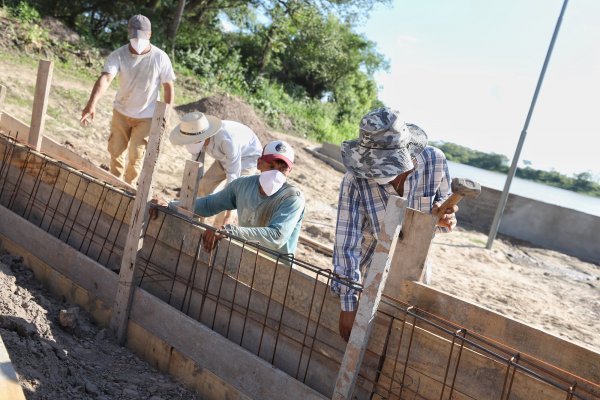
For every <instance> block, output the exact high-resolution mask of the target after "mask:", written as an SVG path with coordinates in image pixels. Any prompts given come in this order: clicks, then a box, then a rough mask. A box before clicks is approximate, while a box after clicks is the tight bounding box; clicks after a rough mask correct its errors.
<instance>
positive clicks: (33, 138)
mask: <svg viewBox="0 0 600 400" xmlns="http://www.w3.org/2000/svg"><path fill="white" fill-rule="evenodd" d="M53 70H54V63H53V62H52V61H47V60H40V63H39V65H38V72H37V80H36V82H35V96H34V98H33V111H32V113H31V124H30V130H29V140H28V143H29V144H30V145H31V147H33V148H34V149H36V150H37V151H40V148H41V147H42V137H43V136H44V125H45V124H46V110H47V109H48V96H49V95H50V84H51V83H52V71H53Z"/></svg>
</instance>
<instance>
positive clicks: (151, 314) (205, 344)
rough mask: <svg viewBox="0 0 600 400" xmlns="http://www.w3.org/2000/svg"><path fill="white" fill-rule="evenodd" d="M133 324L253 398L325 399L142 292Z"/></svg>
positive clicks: (135, 303) (137, 293) (135, 304)
mask: <svg viewBox="0 0 600 400" xmlns="http://www.w3.org/2000/svg"><path fill="white" fill-rule="evenodd" d="M131 323H136V324H138V325H140V326H141V327H142V328H144V329H146V330H148V331H150V332H153V333H154V334H155V335H156V336H157V337H159V338H161V339H162V340H165V341H167V342H168V343H170V344H171V345H172V346H173V347H174V348H175V349H177V350H178V351H180V352H182V353H183V354H185V355H186V356H187V357H189V358H190V359H191V360H194V361H195V362H196V363H198V365H199V366H200V367H201V368H207V369H208V370H210V371H212V373H214V374H215V375H217V376H219V377H220V378H221V379H223V380H224V381H226V382H228V383H229V384H231V385H232V386H234V387H236V388H238V390H239V391H240V392H242V393H244V394H246V395H247V396H249V397H251V398H256V399H279V398H282V397H285V398H287V399H290V400H293V399H298V400H308V399H324V397H323V396H322V395H320V394H319V393H317V392H315V391H314V390H312V389H310V388H309V387H308V386H306V385H304V384H302V383H301V382H299V381H297V380H295V379H293V378H291V377H290V376H289V375H287V374H285V373H284V372H282V371H280V370H278V369H276V368H274V367H273V366H271V365H270V364H268V363H267V362H266V361H264V360H262V359H260V358H258V357H256V356H255V355H253V354H251V353H249V352H248V351H246V350H244V349H243V348H241V347H239V346H237V345H235V344H233V343H231V342H230V341H229V340H227V339H226V338H224V337H222V336H221V335H219V334H217V333H215V332H213V331H212V330H210V329H208V328H206V327H205V326H204V325H202V324H200V323H199V322H197V321H195V320H193V319H191V318H189V317H187V316H186V315H184V314H182V313H180V312H177V311H175V310H173V308H172V307H170V306H169V305H167V304H165V303H164V302H162V301H160V300H158V299H156V298H155V297H154V296H152V295H150V294H148V293H147V292H145V291H143V290H136V291H135V295H134V300H133V303H132V308H131ZM174 327H177V328H176V329H174Z"/></svg>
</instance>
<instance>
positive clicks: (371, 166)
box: [341, 107, 427, 178]
mask: <svg viewBox="0 0 600 400" xmlns="http://www.w3.org/2000/svg"><path fill="white" fill-rule="evenodd" d="M426 146H427V134H426V133H425V132H424V131H423V130H422V129H421V128H419V127H418V126H417V125H414V124H407V123H406V122H405V121H404V120H403V119H402V118H400V113H399V112H398V111H395V110H392V109H390V108H387V107H385V108H380V109H377V110H375V111H372V112H370V113H368V114H367V115H365V116H364V117H363V118H362V120H361V122H360V133H359V138H358V139H354V140H348V141H345V142H343V143H342V146H341V150H342V161H343V163H344V165H345V166H346V168H347V169H348V170H349V171H350V172H352V173H353V174H354V175H355V176H357V177H359V178H389V177H392V176H397V175H400V174H402V173H403V172H406V171H410V170H411V169H412V168H413V162H412V159H413V158H415V157H416V156H417V155H419V154H421V152H422V151H423V150H424V149H425V147H426Z"/></svg>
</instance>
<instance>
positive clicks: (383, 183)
mask: <svg viewBox="0 0 600 400" xmlns="http://www.w3.org/2000/svg"><path fill="white" fill-rule="evenodd" d="M394 178H396V177H395V176H390V177H387V178H372V179H373V180H374V181H375V182H377V183H378V184H379V185H385V184H386V183H390V182H391V181H393V180H394Z"/></svg>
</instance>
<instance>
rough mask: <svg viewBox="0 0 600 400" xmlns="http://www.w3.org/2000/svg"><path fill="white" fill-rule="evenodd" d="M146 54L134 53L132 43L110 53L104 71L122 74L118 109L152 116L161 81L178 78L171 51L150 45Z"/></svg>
mask: <svg viewBox="0 0 600 400" xmlns="http://www.w3.org/2000/svg"><path fill="white" fill-rule="evenodd" d="M150 46H151V48H150V51H149V52H148V53H146V54H142V55H139V54H132V53H131V52H130V51H129V44H126V45H125V46H122V47H119V48H118V49H117V50H115V51H113V52H112V53H110V55H109V56H108V58H107V59H106V62H105V64H104V69H103V72H107V73H109V74H111V75H113V76H114V75H117V73H118V75H119V84H120V86H119V91H118V92H117V95H116V96H115V102H114V107H115V110H117V111H118V112H120V113H121V114H123V115H126V116H128V117H131V118H152V115H153V114H154V108H155V106H156V101H157V100H158V95H159V93H160V85H161V84H162V83H165V82H170V81H173V80H175V73H174V72H173V66H172V65H171V60H170V59H169V56H168V55H167V53H165V52H164V51H162V50H161V49H159V48H158V47H156V46H154V45H150Z"/></svg>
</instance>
